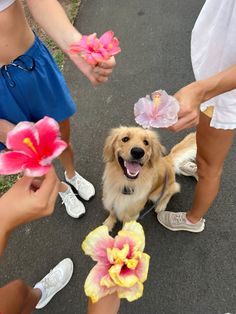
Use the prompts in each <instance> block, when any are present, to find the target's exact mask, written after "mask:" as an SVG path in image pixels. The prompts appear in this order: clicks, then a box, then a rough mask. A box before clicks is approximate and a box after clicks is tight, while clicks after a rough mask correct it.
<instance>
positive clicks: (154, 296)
mask: <svg viewBox="0 0 236 314" xmlns="http://www.w3.org/2000/svg"><path fill="white" fill-rule="evenodd" d="M203 3H204V1H203V0H198V1H196V0H188V1H186V0H178V1H175V0H145V1H141V0H126V1H124V0H120V1H118V0H82V4H81V7H80V11H79V14H78V17H77V20H76V27H77V28H78V29H79V30H80V32H82V33H83V34H89V33H93V32H94V31H96V32H97V33H98V34H102V33H103V32H105V31H106V30H108V29H112V30H113V31H114V32H115V34H116V35H117V36H118V37H119V39H120V45H121V48H122V53H121V54H120V55H118V56H117V67H116V69H115V71H114V74H113V75H112V77H111V79H110V81H109V83H108V84H105V85H103V86H100V87H96V88H94V87H92V86H91V85H90V84H89V82H88V81H87V79H86V78H85V77H83V76H82V74H81V73H80V72H79V71H77V70H76V69H75V67H74V66H73V65H72V64H71V63H70V61H67V62H66V64H65V67H64V73H65V77H66V80H67V82H68V84H69V87H70V89H71V92H72V95H73V97H74V99H75V100H76V102H77V104H78V110H77V113H76V115H75V116H74V117H73V119H72V142H73V144H74V151H75V162H76V168H77V169H78V171H79V172H80V173H81V174H82V175H83V176H85V177H86V178H87V179H89V180H91V182H93V183H94V185H95V187H96V196H95V197H94V198H93V199H92V200H91V201H89V202H85V205H86V209H87V213H86V215H85V216H84V217H83V218H81V219H78V220H77V219H72V218H70V217H69V216H68V215H67V214H66V212H65V210H64V207H63V205H61V202H60V200H59V199H58V202H57V206H56V210H55V213H54V214H53V215H52V216H51V217H48V218H45V219H42V220H39V221H36V222H33V223H31V224H29V225H26V226H22V227H21V228H19V229H18V230H17V231H16V232H15V233H14V234H13V235H12V237H11V240H10V241H9V244H8V248H7V250H6V252H5V256H4V257H3V258H2V261H1V267H0V282H1V284H5V283H7V282H8V281H10V280H13V279H15V278H22V279H24V280H26V281H27V282H28V283H29V284H32V285H33V284H34V283H35V282H37V281H38V280H39V279H40V278H41V277H43V276H44V275H45V274H46V273H47V272H48V271H49V270H50V268H52V267H53V266H54V265H55V264H57V263H58V262H59V261H60V260H61V259H63V258H64V257H71V258H72V260H73V261H74V265H75V270H74V275H73V277H72V279H71V282H70V283H69V284H68V286H67V287H66V288H65V289H63V291H61V292H60V294H58V295H57V296H55V298H54V299H53V300H52V301H51V302H50V303H49V304H48V306H47V307H45V309H43V310H41V313H47V314H60V313H66V314H77V313H78V314H79V313H86V298H85V295H84V292H83V283H84V281H85V278H86V276H87V274H88V271H89V269H90V268H91V267H92V265H93V263H92V261H91V260H90V258H89V257H86V256H84V255H83V253H82V250H81V242H82V240H83V239H84V238H85V236H86V235H87V233H88V232H89V231H91V230H92V229H94V228H95V227H97V226H98V225H100V224H101V223H102V222H103V220H104V219H105V218H106V216H107V213H106V212H105V211H104V210H103V205H102V201H101V195H102V188H101V178H102V173H103V169H104V165H103V161H102V148H103V144H104V140H105V138H106V136H107V134H108V132H109V130H110V129H111V128H112V127H117V126H119V125H134V124H135V123H134V118H133V105H134V103H135V102H136V101H137V100H138V99H139V98H140V97H142V96H145V95H146V94H149V93H150V92H152V91H154V90H156V89H159V88H160V89H165V90H166V91H168V92H169V93H174V92H175V91H177V90H178V89H179V88H180V87H182V86H184V85H185V84H187V83H188V82H191V81H192V80H193V72H192V68H191V60H190V36H191V29H192V27H193V25H194V22H195V20H196V18H197V16H198V13H199V11H200V9H201V7H202V5H203ZM185 134H186V132H182V133H179V134H173V133H170V132H168V131H161V132H160V135H161V139H162V143H163V144H164V145H165V146H166V147H167V149H170V148H171V147H172V146H173V145H174V144H175V143H176V142H178V141H179V140H180V139H181V138H183V136H184V135H185ZM219 149H220V147H219ZM57 168H58V171H59V174H60V175H61V177H63V171H62V170H61V168H60V167H59V166H58V165H57ZM235 170H236V148H235V145H234V146H233V148H232V149H231V151H230V154H229V156H228V158H227V160H226V163H225V171H224V175H223V180H222V186H221V192H220V194H219V195H218V197H217V199H216V201H215V203H214V205H213V206H212V208H211V209H210V211H209V213H208V215H207V217H206V219H207V221H206V229H205V231H204V232H202V233H201V234H191V233H184V232H178V233H175V232H171V231H168V230H166V229H164V228H163V227H162V226H161V225H160V224H159V223H158V222H157V219H156V216H155V215H154V213H151V214H149V215H148V216H146V217H145V218H144V219H143V221H142V225H143V227H144V230H145V233H146V249H145V250H146V252H147V253H148V254H150V255H151V262H150V271H149V278H148V280H147V282H146V283H145V289H144V295H143V297H142V298H141V299H140V300H138V301H136V302H133V303H128V302H126V301H124V302H122V305H121V309H120V312H119V313H120V314H137V313H138V314H144V313H145V314H225V313H230V314H235V313H236V244H235V243H236V242H235V239H236V228H235V220H236V211H235V177H234V175H235ZM177 180H178V182H180V183H181V186H182V191H181V193H180V194H178V195H176V196H174V197H173V198H172V200H171V202H170V203H169V204H168V209H169V210H173V211H180V210H181V211H185V210H187V209H188V208H189V206H190V204H191V199H192V196H193V191H194V186H195V181H194V179H191V178H187V177H178V178H177ZM39 313H40V312H39ZM6 314H7V313H6Z"/></svg>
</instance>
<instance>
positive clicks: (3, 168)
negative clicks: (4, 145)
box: [0, 151, 30, 175]
mask: <svg viewBox="0 0 236 314" xmlns="http://www.w3.org/2000/svg"><path fill="white" fill-rule="evenodd" d="M29 161H30V157H29V156H28V155H25V154H24V153H21V152H16V151H15V152H6V153H2V154H0V174H1V175H8V174H15V173H20V172H22V171H23V170H24V167H25V165H26V164H27V163H28V162H29Z"/></svg>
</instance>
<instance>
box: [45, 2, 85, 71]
mask: <svg viewBox="0 0 236 314" xmlns="http://www.w3.org/2000/svg"><path fill="white" fill-rule="evenodd" d="M79 5H80V2H79V1H78V0H71V4H70V8H69V11H68V12H67V15H68V17H69V20H70V21H71V23H72V24H74V21H75V18H76V16H77V13H78V10H79ZM45 43H46V45H47V47H48V49H49V50H50V51H51V53H52V56H53V58H54V60H55V61H56V63H57V65H58V67H59V69H60V70H61V71H62V70H63V66H64V62H65V54H64V53H63V52H62V51H61V50H60V49H59V48H58V47H57V46H56V45H55V43H54V42H53V41H52V40H51V39H50V38H48V37H47V38H46V40H45Z"/></svg>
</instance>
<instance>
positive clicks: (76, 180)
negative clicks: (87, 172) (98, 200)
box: [65, 172, 95, 201]
mask: <svg viewBox="0 0 236 314" xmlns="http://www.w3.org/2000/svg"><path fill="white" fill-rule="evenodd" d="M65 178H66V181H67V182H68V183H70V184H71V185H73V187H74V188H75V189H76V190H77V191H78V193H79V196H81V197H82V198H83V199H84V200H85V201H88V200H89V199H90V198H91V197H92V196H94V195H95V188H94V186H93V185H92V183H90V182H88V181H87V180H85V179H84V178H83V177H82V176H81V175H79V174H78V173H77V172H75V175H74V177H73V178H71V179H69V178H68V177H67V176H66V172H65Z"/></svg>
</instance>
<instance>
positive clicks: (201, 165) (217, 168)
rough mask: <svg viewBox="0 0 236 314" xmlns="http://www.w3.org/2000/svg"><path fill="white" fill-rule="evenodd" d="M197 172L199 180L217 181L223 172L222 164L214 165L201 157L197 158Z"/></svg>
mask: <svg viewBox="0 0 236 314" xmlns="http://www.w3.org/2000/svg"><path fill="white" fill-rule="evenodd" d="M196 162H197V172H198V177H199V179H200V178H202V179H211V180H214V179H215V180H219V179H220V178H221V175H222V171H223V164H222V165H219V164H214V162H212V161H209V160H207V159H205V158H204V157H202V156H197V160H196Z"/></svg>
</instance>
